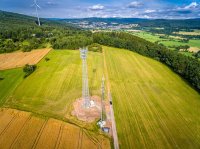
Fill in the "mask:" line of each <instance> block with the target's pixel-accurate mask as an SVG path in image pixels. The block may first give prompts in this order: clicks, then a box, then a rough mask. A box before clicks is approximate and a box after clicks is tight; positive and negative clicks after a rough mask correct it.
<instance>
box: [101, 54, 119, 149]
mask: <svg viewBox="0 0 200 149" xmlns="http://www.w3.org/2000/svg"><path fill="white" fill-rule="evenodd" d="M103 59H104V68H105V75H106V80H107V83H106V84H107V91H108V97H109V103H110V102H111V103H112V95H111V92H110V82H109V77H108V69H107V64H106V59H105V52H104V50H103ZM110 116H111V122H112V133H113V134H112V135H113V141H114V148H115V149H119V142H118V137H117V129H116V123H115V115H114V110H113V103H112V104H110Z"/></svg>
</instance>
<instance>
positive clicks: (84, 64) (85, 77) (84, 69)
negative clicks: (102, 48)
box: [80, 48, 90, 108]
mask: <svg viewBox="0 0 200 149" xmlns="http://www.w3.org/2000/svg"><path fill="white" fill-rule="evenodd" d="M87 53H88V49H87V48H80V54H81V55H80V56H81V59H82V98H83V100H84V103H83V106H84V108H89V107H90V95H89V86H88V72H87Z"/></svg>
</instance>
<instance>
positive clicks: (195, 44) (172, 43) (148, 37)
mask: <svg viewBox="0 0 200 149" xmlns="http://www.w3.org/2000/svg"><path fill="white" fill-rule="evenodd" d="M133 35H135V36H138V37H140V38H143V39H145V40H148V41H150V42H156V41H158V43H162V44H163V45H165V46H180V45H189V46H191V47H198V48H200V40H189V42H188V43H184V42H180V41H179V40H178V39H179V38H178V37H175V36H170V37H171V38H172V37H173V38H174V39H173V38H172V39H163V38H160V37H159V35H156V34H154V35H153V34H151V33H148V32H139V33H133ZM176 38H177V39H176Z"/></svg>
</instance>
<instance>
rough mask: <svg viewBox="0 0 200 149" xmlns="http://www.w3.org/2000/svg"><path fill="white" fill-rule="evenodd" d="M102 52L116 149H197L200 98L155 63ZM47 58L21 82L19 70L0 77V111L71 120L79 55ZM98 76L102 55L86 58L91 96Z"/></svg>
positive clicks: (55, 53) (77, 85)
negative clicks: (5, 110) (8, 109)
mask: <svg viewBox="0 0 200 149" xmlns="http://www.w3.org/2000/svg"><path fill="white" fill-rule="evenodd" d="M103 48H104V51H105V58H106V64H107V68H108V76H109V81H110V84H111V92H112V96H113V106H114V111H115V119H116V125H117V132H118V138H119V145H120V148H124V149H127V148H152V149H155V148H158V149H160V148H182V149H184V148H185V149H190V148H191V149H197V148H200V117H199V113H200V95H199V93H197V92H196V91H195V90H194V89H193V88H191V87H190V86H189V85H188V84H187V83H186V82H185V81H184V80H182V79H181V78H180V77H179V76H178V75H177V74H175V73H174V72H172V71H171V70H170V69H169V68H168V67H167V66H165V65H163V64H161V63H160V62H158V61H155V60H152V59H150V58H147V57H144V56H141V55H138V54H136V53H134V52H131V51H128V50H123V49H117V48H111V47H103ZM46 57H48V58H49V59H50V60H49V61H45V59H43V60H42V61H40V62H39V64H38V65H37V66H38V68H37V70H36V71H35V72H34V73H32V74H31V75H30V76H29V77H28V78H26V79H23V75H24V73H23V71H22V69H12V70H6V71H0V77H1V78H4V79H3V80H0V88H1V92H0V103H1V106H3V107H11V108H17V109H19V110H25V111H31V112H34V113H38V114H41V115H44V116H50V117H54V118H56V117H59V118H70V117H69V115H70V111H71V105H72V103H73V102H74V101H75V99H76V98H79V97H81V88H82V87H81V86H82V79H81V76H82V69H81V59H80V53H79V51H77V50H52V51H50V52H49V53H48V55H47V56H46ZM103 72H104V69H103V55H102V53H94V52H89V56H88V74H89V86H90V93H91V95H100V93H101V90H100V87H101V78H102V75H103ZM107 81H108V80H106V83H107ZM75 122H76V121H75ZM79 123H80V122H79ZM95 125H96V124H95Z"/></svg>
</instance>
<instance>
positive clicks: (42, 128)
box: [31, 120, 48, 149]
mask: <svg viewBox="0 0 200 149" xmlns="http://www.w3.org/2000/svg"><path fill="white" fill-rule="evenodd" d="M47 122H48V120H45V121H44V124H43V125H42V127H41V128H40V131H39V132H38V135H37V137H36V139H35V141H34V143H33V146H32V147H31V149H33V148H36V146H37V144H38V141H39V140H40V137H41V135H42V132H43V130H44V128H45V127H46V124H47Z"/></svg>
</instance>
